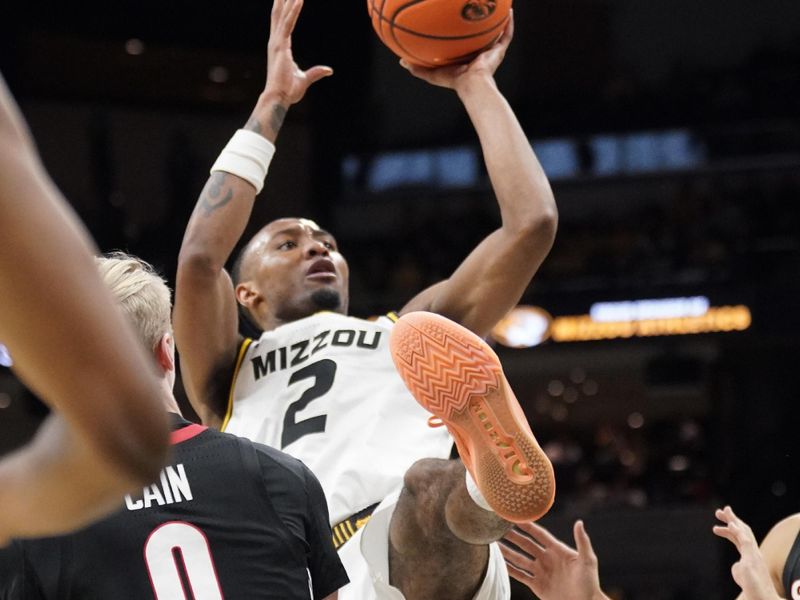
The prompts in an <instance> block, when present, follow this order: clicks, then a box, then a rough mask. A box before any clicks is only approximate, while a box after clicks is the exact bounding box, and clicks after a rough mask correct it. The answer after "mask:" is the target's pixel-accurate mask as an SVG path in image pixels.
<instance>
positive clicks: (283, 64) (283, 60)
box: [264, 0, 333, 106]
mask: <svg viewBox="0 0 800 600" xmlns="http://www.w3.org/2000/svg"><path fill="white" fill-rule="evenodd" d="M302 8H303V0H274V2H273V4H272V16H271V22H270V36H269V44H268V45H267V84H266V87H265V88H264V93H265V94H274V95H275V96H277V97H279V98H280V99H281V100H282V102H283V103H284V104H285V105H286V106H288V105H291V104H295V103H297V102H299V101H300V100H302V99H303V96H304V95H305V93H306V90H308V88H309V87H310V86H311V84H313V83H314V82H316V81H319V80H320V79H322V78H323V77H327V76H328V75H331V74H332V73H333V69H331V68H330V67H325V66H320V65H317V66H314V67H311V68H310V69H308V70H306V71H303V70H302V69H301V68H300V67H298V66H297V63H296V62H295V61H294V57H293V56H292V32H293V31H294V28H295V25H296V24H297V19H298V17H299V16H300V11H301V9H302Z"/></svg>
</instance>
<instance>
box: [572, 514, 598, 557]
mask: <svg viewBox="0 0 800 600" xmlns="http://www.w3.org/2000/svg"><path fill="white" fill-rule="evenodd" d="M572 535H573V537H574V538H575V547H576V548H577V549H578V555H579V556H581V557H583V558H589V559H593V560H595V559H597V556H596V555H595V553H594V548H592V540H591V538H590V537H589V534H588V533H586V527H584V525H583V521H581V520H580V519H579V520H577V521H575V526H574V527H573V529H572Z"/></svg>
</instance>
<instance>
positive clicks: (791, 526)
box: [760, 513, 800, 580]
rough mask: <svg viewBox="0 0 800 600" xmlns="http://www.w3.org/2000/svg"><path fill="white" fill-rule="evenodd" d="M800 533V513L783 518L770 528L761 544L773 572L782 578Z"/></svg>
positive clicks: (777, 577) (775, 575)
mask: <svg viewBox="0 0 800 600" xmlns="http://www.w3.org/2000/svg"><path fill="white" fill-rule="evenodd" d="M798 533H800V513H795V514H793V515H790V516H788V517H786V518H785V519H782V520H781V521H779V522H778V523H776V524H775V525H773V527H772V529H770V531H769V533H767V535H766V537H765V538H764V540H763V541H762V542H761V544H760V549H761V554H762V555H763V557H764V560H765V561H766V563H767V566H768V568H769V570H770V572H771V573H773V575H774V577H775V578H776V579H778V580H779V579H780V576H781V574H782V572H783V571H784V569H785V567H786V562H787V559H788V558H789V555H790V553H791V552H792V548H793V547H794V546H795V543H796V540H797V537H798Z"/></svg>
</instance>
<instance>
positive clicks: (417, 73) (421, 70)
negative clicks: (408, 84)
mask: <svg viewBox="0 0 800 600" xmlns="http://www.w3.org/2000/svg"><path fill="white" fill-rule="evenodd" d="M400 66H401V67H403V68H404V69H405V70H406V71H408V72H409V73H411V74H412V75H413V76H414V77H419V78H421V79H425V77H426V75H428V74H429V73H430V72H431V71H433V69H429V68H427V67H420V66H419V65H414V64H411V63H410V62H408V61H407V60H406V59H404V58H403V59H400Z"/></svg>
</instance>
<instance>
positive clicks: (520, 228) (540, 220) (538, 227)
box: [517, 203, 558, 247]
mask: <svg viewBox="0 0 800 600" xmlns="http://www.w3.org/2000/svg"><path fill="white" fill-rule="evenodd" d="M557 230H558V211H557V210H556V206H555V203H553V204H551V205H550V206H548V207H547V208H546V209H544V210H540V211H538V212H537V213H536V214H532V215H530V216H529V217H528V218H526V219H523V220H522V222H521V223H518V225H517V233H518V235H520V236H521V237H522V238H524V239H526V240H530V241H531V242H534V243H536V244H537V245H541V244H542V243H546V244H547V245H548V247H549V246H552V244H553V242H554V241H555V239H556V231H557Z"/></svg>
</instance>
